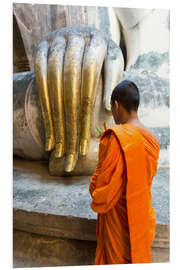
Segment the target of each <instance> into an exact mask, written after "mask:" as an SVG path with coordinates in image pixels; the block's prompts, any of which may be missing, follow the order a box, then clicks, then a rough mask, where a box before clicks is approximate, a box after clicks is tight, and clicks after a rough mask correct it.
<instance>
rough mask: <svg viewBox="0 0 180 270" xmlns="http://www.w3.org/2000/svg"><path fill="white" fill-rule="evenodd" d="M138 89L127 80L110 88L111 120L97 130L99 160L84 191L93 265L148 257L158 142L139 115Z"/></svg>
mask: <svg viewBox="0 0 180 270" xmlns="http://www.w3.org/2000/svg"><path fill="white" fill-rule="evenodd" d="M139 101H140V97H139V90H138V88H137V86H136V85H135V84H134V83H133V82H131V81H128V80H125V81H122V82H121V83H119V84H118V85H117V86H116V87H115V89H114V90H113V92H112V96H111V110H112V114H113V118H114V120H115V123H116V125H114V126H112V127H111V128H109V129H106V130H105V131H104V133H103V134H102V136H101V139H100V145H99V160H98V164H97V168H96V171H95V173H94V174H93V176H92V178H91V180H90V185H89V192H90V194H91V197H92V203H91V208H92V209H93V211H95V212H96V213H98V217H97V227H96V238H97V248H96V256H95V261H94V264H95V265H99V264H128V263H150V262H151V245H152V242H153V239H154V235H155V227H156V214H155V211H154V209H153V207H152V201H151V185H152V180H153V177H154V175H155V174H156V171H157V161H158V157H159V150H160V148H159V144H158V141H157V138H156V137H155V135H154V134H153V133H152V131H151V130H150V129H148V128H147V127H145V126H144V125H143V124H142V123H141V122H140V120H139V119H138V113H137V111H138V106H139Z"/></svg>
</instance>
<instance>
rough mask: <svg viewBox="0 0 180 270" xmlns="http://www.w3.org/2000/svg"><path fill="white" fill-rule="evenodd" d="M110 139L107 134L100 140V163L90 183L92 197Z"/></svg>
mask: <svg viewBox="0 0 180 270" xmlns="http://www.w3.org/2000/svg"><path fill="white" fill-rule="evenodd" d="M108 140H109V135H107V136H106V137H104V138H103V139H101V140H100V144H99V157H98V164H97V167H96V170H95V172H94V174H93V176H92V177H91V180H90V184H89V192H90V194H91V197H92V193H93V191H94V189H95V187H96V180H97V177H98V175H99V174H100V172H101V167H102V162H103V158H104V156H105V150H106V145H107V143H108Z"/></svg>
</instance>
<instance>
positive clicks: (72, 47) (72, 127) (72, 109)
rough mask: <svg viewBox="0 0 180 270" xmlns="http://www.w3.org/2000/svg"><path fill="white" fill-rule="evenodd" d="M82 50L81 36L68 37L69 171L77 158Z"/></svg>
mask: <svg viewBox="0 0 180 270" xmlns="http://www.w3.org/2000/svg"><path fill="white" fill-rule="evenodd" d="M83 52H84V39H83V37H82V36H77V35H72V36H70V37H69V40H68V44H67V49H66V53H65V61H64V109H65V123H66V124H65V126H66V157H65V171H66V172H71V171H72V170H73V169H74V167H75V165H76V162H77V159H78V144H79V141H78V138H79V130H80V94H81V92H80V86H81V65H82V57H83Z"/></svg>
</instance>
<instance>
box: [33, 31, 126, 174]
mask: <svg viewBox="0 0 180 270" xmlns="http://www.w3.org/2000/svg"><path fill="white" fill-rule="evenodd" d="M103 64H104V65H103ZM123 67H124V61H123V56H122V52H121V50H120V48H119V47H118V46H117V45H116V44H115V43H114V42H113V41H112V40H109V39H108V37H107V36H106V35H105V34H103V33H102V32H100V31H99V30H97V29H95V28H93V27H83V26H81V27H66V28H62V29H61V30H56V31H54V32H52V33H50V34H48V35H46V36H45V37H44V38H43V39H42V40H41V41H40V43H39V45H38V46H37V49H36V54H35V74H36V83H37V88H38V94H39V99H40V104H41V110H42V115H43V121H44V126H45V136H46V144H45V149H46V151H51V150H53V149H54V155H55V157H56V158H61V157H62V156H63V155H65V171H66V172H71V171H72V170H73V169H74V167H75V165H76V162H77V159H78V154H79V153H80V154H81V155H87V153H88V149H89V142H90V136H91V134H90V128H91V122H92V112H93V108H94V103H95V98H96V91H97V87H98V82H99V78H100V75H101V73H102V72H103V70H104V106H105V108H106V110H108V111H110V96H111V92H112V90H113V88H114V86H115V85H116V84H117V83H118V82H119V81H120V80H121V77H122V71H123ZM103 68H104V69H103Z"/></svg>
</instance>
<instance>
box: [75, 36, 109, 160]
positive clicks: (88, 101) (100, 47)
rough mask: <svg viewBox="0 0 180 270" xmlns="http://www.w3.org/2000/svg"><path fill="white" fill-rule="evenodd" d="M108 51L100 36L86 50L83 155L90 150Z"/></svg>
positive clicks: (82, 124)
mask: <svg viewBox="0 0 180 270" xmlns="http://www.w3.org/2000/svg"><path fill="white" fill-rule="evenodd" d="M106 50H107V45H106V41H105V40H104V39H103V38H102V37H101V36H98V35H96V36H93V37H92V39H91V40H89V41H88V42H87V45H86V48H85V53H84V59H83V69H82V82H81V103H82V108H81V136H80V154H81V155H87V154H88V150H89V142H90V128H91V120H92V111H93V107H94V103H95V97H96V90H97V86H98V82H99V77H100V74H101V70H102V65H103V61H104V58H105V54H106Z"/></svg>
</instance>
